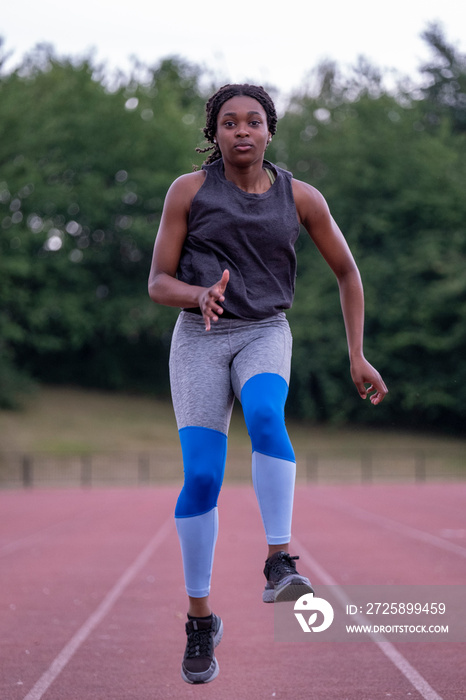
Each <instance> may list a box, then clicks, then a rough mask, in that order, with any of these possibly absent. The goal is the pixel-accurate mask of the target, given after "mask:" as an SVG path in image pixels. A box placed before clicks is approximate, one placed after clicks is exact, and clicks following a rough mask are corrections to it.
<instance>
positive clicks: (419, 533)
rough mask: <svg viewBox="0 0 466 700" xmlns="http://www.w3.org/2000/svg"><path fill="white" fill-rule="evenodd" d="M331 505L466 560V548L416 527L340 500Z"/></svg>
mask: <svg viewBox="0 0 466 700" xmlns="http://www.w3.org/2000/svg"><path fill="white" fill-rule="evenodd" d="M329 505H333V506H334V507H337V508H338V509H339V510H342V511H344V512H346V513H349V514H350V515H354V516H355V517H357V518H360V519H361V520H367V521H368V522H371V523H376V524H377V525H381V526H382V527H384V528H386V529H387V530H392V532H398V533H399V534H401V535H403V536H406V537H410V538H411V539H414V540H419V541H421V542H426V543H427V544H430V545H432V546H433V547H438V548H439V549H444V550H445V551H446V552H450V553H452V554H457V555H459V556H460V557H465V558H466V547H460V546H459V545H457V544H454V543H453V542H449V541H448V540H443V539H442V538H441V537H437V535H431V534H430V532H424V530H418V529H417V528H416V527H411V525H404V524H403V523H399V522H397V521H396V520H392V519H391V518H387V517H386V516H385V515H377V514H376V513H371V512H370V511H368V510H364V508H360V507H359V506H354V505H350V504H348V503H344V502H343V501H340V500H339V499H334V500H333V503H332V502H331V501H329Z"/></svg>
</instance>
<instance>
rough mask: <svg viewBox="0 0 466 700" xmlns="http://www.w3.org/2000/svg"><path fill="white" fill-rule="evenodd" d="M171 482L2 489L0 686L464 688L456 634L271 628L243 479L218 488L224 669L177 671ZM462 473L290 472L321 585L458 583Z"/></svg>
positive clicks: (306, 559)
mask: <svg viewBox="0 0 466 700" xmlns="http://www.w3.org/2000/svg"><path fill="white" fill-rule="evenodd" d="M177 492H178V489H177V488H160V489H139V490H137V489H134V490H126V489H125V490H116V489H115V490H94V491H86V490H83V491H79V490H66V491H61V490H57V491H52V490H50V491H41V490H37V491H24V492H20V491H11V492H8V491H6V492H1V493H0V601H1V608H0V610H1V612H0V615H1V617H0V621H1V635H0V645H1V646H0V698H1V700H42V698H43V700H104V699H108V700H132V699H133V698H135V699H136V698H137V700H158V699H161V700H165V699H167V700H171V699H178V698H183V699H184V698H200V697H202V698H213V699H215V700H252V699H254V700H256V699H257V700H259V699H260V700H262V699H266V698H275V699H277V700H282V699H283V700H285V699H286V700H288V699H290V698H291V699H293V700H301V699H302V700H304V699H306V700H307V699H308V698H312V699H313V700H382V699H383V700H401V699H403V700H418V699H419V698H423V699H424V700H459V699H460V698H461V699H463V700H464V698H465V697H466V691H465V688H466V645H465V644H464V643H451V642H428V643H417V642H416V643H404V644H403V643H402V644H388V645H385V646H384V645H382V646H377V644H375V643H374V642H371V641H365V642H356V643H341V642H340V643H332V644H330V643H315V644H310V645H309V644H293V643H280V642H276V641H274V631H273V626H274V614H273V609H274V606H273V605H265V604H263V603H262V601H261V594H262V588H263V585H264V580H263V575H262V568H263V562H264V558H265V544H264V535H263V530H262V524H261V522H260V516H259V514H258V509H257V505H256V501H255V498H254V494H253V491H252V487H249V486H241V487H232V486H226V487H225V488H224V490H223V491H222V493H221V496H220V501H219V510H220V535H219V540H218V545H217V552H216V560H215V568H214V577H213V593H212V603H213V606H214V610H215V612H217V613H218V614H220V615H221V616H222V618H223V620H224V625H225V634H224V638H223V641H222V643H221V645H220V646H219V647H218V649H217V653H216V655H217V658H218V661H219V664H220V675H219V676H218V678H217V679H216V680H215V681H213V682H212V683H210V684H207V685H203V686H190V685H188V684H186V683H184V682H183V681H182V680H181V678H180V663H181V657H182V655H183V651H184V645H185V635H184V622H185V610H186V602H185V594H184V586H183V581H182V570H181V558H180V554H179V548H178V541H177V538H176V531H175V528H174V524H173V517H172V513H173V508H174V503H175V500H176V497H177ZM465 496H466V485H465V484H435V483H434V484H425V485H420V486H419V485H361V486H306V487H305V486H298V488H297V490H296V499H295V515H294V528H293V529H294V533H295V535H296V537H295V539H294V540H293V545H294V550H295V552H296V553H298V554H300V556H301V559H300V562H299V568H300V570H301V571H302V572H303V573H306V574H308V575H309V576H310V578H311V579H312V580H313V582H314V583H316V584H319V583H320V584H328V583H333V584H374V585H376V584H426V583H430V584H442V585H443V584H460V585H464V584H465V583H466V518H465Z"/></svg>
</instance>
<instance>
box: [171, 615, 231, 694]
mask: <svg viewBox="0 0 466 700" xmlns="http://www.w3.org/2000/svg"><path fill="white" fill-rule="evenodd" d="M186 634H187V635H188V641H187V643H186V651H185V653H184V658H183V663H182V664H181V677H182V679H183V680H184V681H186V683H209V682H210V681H213V680H214V678H216V677H217V676H218V672H219V670H220V669H219V665H218V662H217V659H216V658H215V656H214V648H215V647H216V646H217V644H220V641H221V639H222V635H223V622H222V620H221V619H220V618H219V617H217V615H214V614H212V620H208V619H204V620H203V619H202V618H201V619H197V618H195V619H192V620H188V622H187V623H186Z"/></svg>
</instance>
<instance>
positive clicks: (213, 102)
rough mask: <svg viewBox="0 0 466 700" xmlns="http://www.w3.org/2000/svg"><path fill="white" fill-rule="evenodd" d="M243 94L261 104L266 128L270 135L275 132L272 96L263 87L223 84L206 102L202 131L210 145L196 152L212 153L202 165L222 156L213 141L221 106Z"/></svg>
mask: <svg viewBox="0 0 466 700" xmlns="http://www.w3.org/2000/svg"><path fill="white" fill-rule="evenodd" d="M243 95H244V96H246V97H252V98H254V99H255V100H257V101H258V102H259V103H260V104H261V105H262V107H263V108H264V110H265V114H266V116H267V126H268V129H269V131H270V133H271V134H272V136H273V135H274V134H275V132H276V130H277V112H276V110H275V105H274V103H273V101H272V98H271V97H270V95H268V93H267V92H266V91H265V90H264V88H263V87H261V86H259V85H249V84H248V83H245V84H243V85H236V84H234V85H224V86H223V87H221V88H220V89H219V90H217V92H216V93H215V94H214V95H212V97H211V98H210V99H209V100H208V101H207V103H206V125H205V127H204V129H203V132H204V136H205V138H206V140H207V141H209V142H210V143H211V144H212V146H207V147H206V148H196V151H197V153H207V152H208V151H212V153H211V154H210V155H209V156H208V157H207V158H206V160H205V161H204V165H209V163H213V162H214V161H215V160H218V159H219V158H221V157H222V154H221V152H220V149H219V147H218V146H217V144H216V143H214V138H215V134H216V132H217V118H218V113H219V112H220V108H221V106H222V105H223V103H224V102H226V101H227V100H230V99H231V98H232V97H238V96H243Z"/></svg>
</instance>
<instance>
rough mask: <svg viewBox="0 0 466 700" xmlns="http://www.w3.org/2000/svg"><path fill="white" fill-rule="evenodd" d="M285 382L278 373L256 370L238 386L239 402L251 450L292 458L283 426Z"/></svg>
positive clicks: (279, 457)
mask: <svg viewBox="0 0 466 700" xmlns="http://www.w3.org/2000/svg"><path fill="white" fill-rule="evenodd" d="M287 396H288V384H287V382H286V381H285V379H283V377H281V376H280V375H279V374H272V373H268V372H264V373H263V374H256V375H255V376H254V377H251V379H248V381H247V382H246V383H245V385H244V386H243V388H242V390H241V404H242V406H243V413H244V418H245V421H246V426H247V429H248V433H249V437H250V438H251V443H252V449H253V452H260V453H261V454H264V455H269V456H270V457H276V458H278V459H286V460H288V461H289V462H294V461H295V456H294V451H293V447H292V446H291V442H290V438H289V437H288V433H287V431H286V427H285V402H286V397H287Z"/></svg>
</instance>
